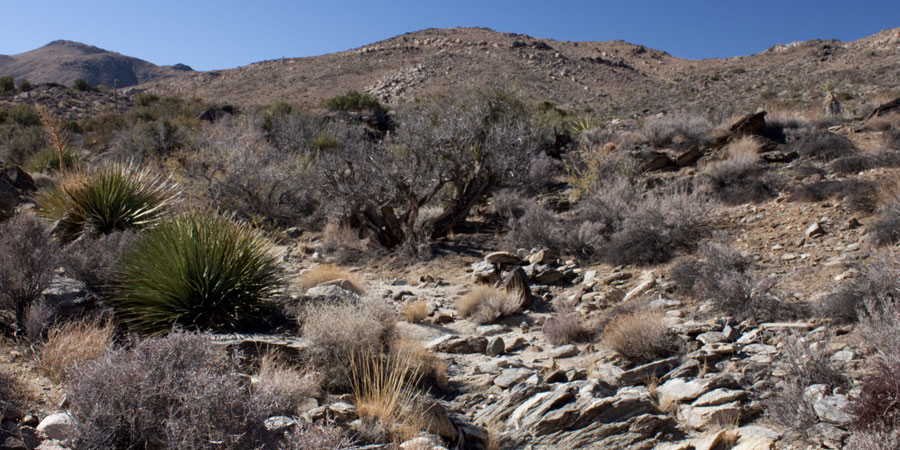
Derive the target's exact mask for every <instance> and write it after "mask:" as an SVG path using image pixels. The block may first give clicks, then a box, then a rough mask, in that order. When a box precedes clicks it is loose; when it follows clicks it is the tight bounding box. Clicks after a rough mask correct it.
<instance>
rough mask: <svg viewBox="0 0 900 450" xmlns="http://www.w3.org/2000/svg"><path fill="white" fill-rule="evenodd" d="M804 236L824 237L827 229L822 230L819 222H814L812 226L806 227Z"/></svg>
mask: <svg viewBox="0 0 900 450" xmlns="http://www.w3.org/2000/svg"><path fill="white" fill-rule="evenodd" d="M804 234H805V235H806V237H808V238H814V237H819V236H824V235H825V228H822V225H819V222H813V223H812V225H810V226H808V227H806V231H805V232H804Z"/></svg>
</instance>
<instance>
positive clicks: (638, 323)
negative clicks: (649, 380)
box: [602, 309, 677, 364]
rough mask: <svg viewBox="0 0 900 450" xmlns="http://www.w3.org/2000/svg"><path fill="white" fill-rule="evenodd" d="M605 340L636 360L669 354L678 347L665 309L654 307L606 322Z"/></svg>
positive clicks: (647, 360)
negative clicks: (664, 312)
mask: <svg viewBox="0 0 900 450" xmlns="http://www.w3.org/2000/svg"><path fill="white" fill-rule="evenodd" d="M602 341H603V343H604V344H606V345H607V346H609V348H611V349H613V350H615V352H616V353H618V354H620V355H622V356H624V357H625V358H627V359H628V360H629V361H631V362H632V363H635V364H642V363H646V362H651V361H655V360H657V359H661V358H665V357H667V356H669V355H671V354H673V353H675V351H676V350H677V344H676V340H675V336H674V333H672V331H671V330H670V329H669V326H668V325H666V323H665V316H664V315H663V313H662V311H659V310H651V309H642V310H638V311H635V312H632V313H626V314H622V315H619V316H617V317H614V318H613V319H612V320H610V322H609V323H608V324H606V328H605V329H604V330H603V336H602Z"/></svg>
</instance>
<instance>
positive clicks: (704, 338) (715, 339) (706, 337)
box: [697, 331, 728, 344]
mask: <svg viewBox="0 0 900 450" xmlns="http://www.w3.org/2000/svg"><path fill="white" fill-rule="evenodd" d="M697 340H698V341H700V342H702V343H704V344H717V343H720V342H726V341H727V340H728V338H726V337H725V335H724V334H722V333H720V332H718V331H707V332H706V333H700V334H698V335H697Z"/></svg>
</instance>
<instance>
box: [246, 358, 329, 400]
mask: <svg viewBox="0 0 900 450" xmlns="http://www.w3.org/2000/svg"><path fill="white" fill-rule="evenodd" d="M321 385H322V377H321V375H320V374H318V373H316V372H304V371H301V370H300V369H298V368H296V367H292V366H291V365H289V364H287V363H285V362H283V361H280V360H278V358H277V357H276V356H275V355H274V354H272V353H267V354H265V355H263V356H262V358H260V360H259V371H258V372H257V374H256V382H254V384H253V387H254V389H256V390H257V391H259V392H261V393H262V394H263V395H264V396H266V397H267V398H271V399H273V402H274V404H273V412H275V413H276V414H287V415H292V414H297V413H299V412H300V411H298V406H299V405H300V404H301V403H302V402H303V401H304V400H306V399H308V398H318V397H320V396H321V394H322V392H321Z"/></svg>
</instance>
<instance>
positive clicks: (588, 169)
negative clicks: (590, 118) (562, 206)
mask: <svg viewBox="0 0 900 450" xmlns="http://www.w3.org/2000/svg"><path fill="white" fill-rule="evenodd" d="M607 148H609V147H607ZM637 166H638V163H637V161H635V160H634V159H633V158H631V157H630V156H628V155H625V154H622V153H618V152H616V151H615V149H614V148H613V149H612V150H609V151H606V150H604V149H602V148H601V149H594V148H587V147H582V148H579V149H577V150H575V151H572V152H569V153H567V154H566V155H565V169H566V173H567V177H566V180H567V181H568V182H569V184H571V185H572V188H573V195H574V197H575V199H580V198H581V197H582V196H584V195H585V194H587V193H589V192H591V191H592V190H595V189H596V188H597V185H598V184H606V183H608V182H609V180H616V179H619V178H627V179H633V178H634V177H636V176H637V173H638V170H637ZM604 187H606V186H604Z"/></svg>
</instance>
